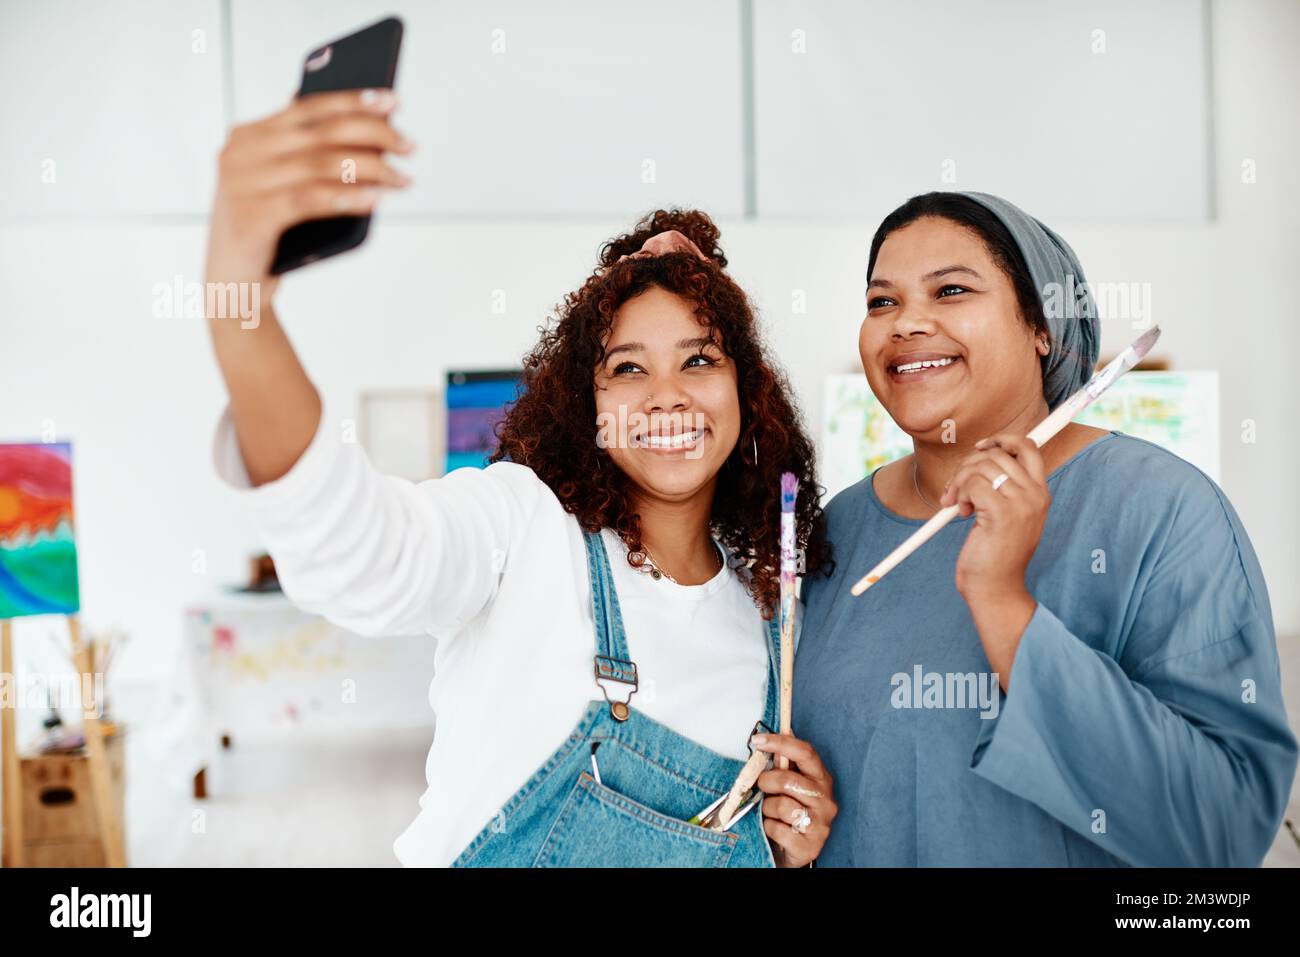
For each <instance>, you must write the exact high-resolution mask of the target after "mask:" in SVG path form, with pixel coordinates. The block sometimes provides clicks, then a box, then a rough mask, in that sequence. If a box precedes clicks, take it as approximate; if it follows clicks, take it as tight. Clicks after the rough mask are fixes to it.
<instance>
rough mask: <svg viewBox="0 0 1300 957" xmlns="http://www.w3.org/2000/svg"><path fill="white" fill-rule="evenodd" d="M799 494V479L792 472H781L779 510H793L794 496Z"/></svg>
mask: <svg viewBox="0 0 1300 957" xmlns="http://www.w3.org/2000/svg"><path fill="white" fill-rule="evenodd" d="M798 494H799V479H798V478H797V477H796V476H795V474H794V473H793V472H782V473H781V511H783V512H793V511H794V500H795V496H796V495H798Z"/></svg>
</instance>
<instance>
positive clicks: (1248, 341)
mask: <svg viewBox="0 0 1300 957" xmlns="http://www.w3.org/2000/svg"><path fill="white" fill-rule="evenodd" d="M1213 39H1214V57H1213V59H1214V63H1213V66H1214V84H1213V85H1214V99H1215V131H1214V132H1215V142H1216V157H1215V162H1216V169H1217V211H1218V215H1217V219H1216V220H1215V221H1214V222H1212V223H1207V224H1202V225H1185V224H1184V225H1164V226H1154V225H1153V226H1135V225H1125V226H1123V227H1119V226H1105V225H1098V224H1097V223H1095V222H1091V223H1087V224H1083V223H1073V224H1072V223H1070V222H1060V221H1054V222H1053V223H1052V225H1053V226H1056V227H1057V228H1059V230H1060V231H1061V232H1063V233H1064V234H1065V235H1066V236H1067V238H1068V239H1069V240H1070V241H1071V243H1072V244H1073V245H1074V246H1075V248H1076V249H1077V250H1078V252H1079V253H1080V255H1081V257H1082V258H1083V260H1084V262H1085V264H1086V265H1087V268H1088V274H1089V278H1090V279H1092V280H1093V281H1136V282H1144V283H1150V284H1151V287H1152V291H1153V307H1154V318H1155V319H1156V321H1158V322H1160V323H1161V325H1162V326H1163V327H1164V329H1165V336H1164V339H1163V340H1162V345H1161V350H1162V351H1163V352H1164V353H1165V354H1167V355H1168V356H1169V357H1170V358H1171V359H1172V360H1173V361H1174V363H1175V364H1176V365H1177V366H1178V367H1181V368H1187V369H1193V368H1198V369H1199V368H1205V369H1218V370H1219V371H1220V372H1221V375H1222V401H1223V421H1222V427H1223V435H1224V450H1223V451H1224V454H1223V485H1224V487H1225V489H1226V490H1227V492H1228V494H1229V496H1230V497H1231V498H1232V500H1233V502H1234V503H1235V504H1236V506H1237V508H1238V510H1239V512H1240V513H1241V515H1242V518H1243V520H1244V522H1245V524H1246V527H1247V529H1248V530H1249V531H1250V534H1251V536H1252V538H1253V540H1254V543H1255V546H1256V549H1257V551H1258V552H1259V555H1260V558H1261V561H1262V563H1263V566H1264V569H1265V574H1266V576H1267V578H1268V581H1269V585H1270V589H1271V592H1272V597H1273V605H1274V612H1275V615H1276V618H1277V622H1278V626H1279V629H1280V630H1282V631H1283V632H1287V633H1293V634H1294V633H1297V632H1300V592H1298V590H1297V589H1296V588H1295V585H1296V583H1297V581H1300V553H1298V552H1297V549H1296V547H1295V541H1296V535H1297V531H1300V515H1298V514H1297V512H1298V506H1297V503H1296V498H1295V491H1294V490H1295V485H1296V482H1295V476H1296V475H1297V474H1300V451H1298V450H1297V447H1296V441H1295V439H1296V425H1295V419H1294V416H1295V413H1296V411H1297V409H1298V408H1300V401H1298V400H1300V386H1297V384H1296V381H1295V377H1294V375H1293V373H1292V370H1291V365H1292V363H1293V361H1294V360H1293V358H1292V357H1293V356H1294V355H1295V354H1296V352H1297V346H1300V342H1297V338H1300V336H1298V335H1297V332H1296V318H1297V317H1296V315H1295V312H1296V306H1295V302H1296V299H1295V296H1294V293H1293V289H1294V283H1293V280H1292V276H1293V275H1294V273H1295V264H1296V263H1297V262H1300V208H1298V200H1297V197H1300V168H1298V167H1297V164H1296V163H1295V160H1294V158H1295V156H1297V155H1300V126H1298V125H1297V119H1296V110H1295V103H1294V97H1295V91H1296V90H1297V89H1300V64H1298V63H1297V61H1296V59H1295V58H1294V55H1293V51H1294V50H1296V49H1300V5H1296V4H1294V3H1292V2H1289V0H1232V2H1218V3H1216V4H1215V5H1214V17H1213ZM10 95H12V94H10ZM1152 122H1159V117H1152ZM1094 146H1095V148H1097V149H1101V150H1118V149H1123V148H1124V146H1123V144H1122V143H1109V142H1107V141H1106V139H1105V137H1104V135H1101V136H1100V137H1099V138H1098V139H1097V141H1096V143H1095V144H1094ZM1244 159H1253V160H1254V161H1255V162H1256V164H1257V169H1258V182H1256V183H1253V184H1245V183H1242V182H1241V175H1240V169H1241V163H1242V161H1243V160H1244ZM863 162H864V163H866V162H869V159H868V158H866V157H864V159H863ZM936 175H937V171H936ZM957 185H958V187H962V188H964V187H970V188H978V186H979V184H977V183H965V182H959V183H958V184H957ZM934 187H935V188H941V184H940V183H938V182H936V183H935V184H934ZM903 198H905V197H904V196H903V195H901V194H900V195H899V196H898V199H899V200H900V201H901V200H902V199H903ZM0 212H3V211H0ZM886 212H888V209H886V208H883V207H882V208H880V209H877V210H873V211H872V213H871V214H870V215H869V216H867V217H865V218H864V219H863V221H862V222H857V223H845V222H841V223H838V224H834V225H828V224H825V223H796V222H786V221H783V222H781V223H779V224H774V223H765V222H763V221H757V222H755V221H742V220H735V219H732V220H724V222H723V240H724V242H723V245H724V247H725V248H726V249H727V251H728V253H729V255H730V256H731V257H732V261H733V267H732V268H733V271H734V273H735V275H736V276H737V278H738V279H739V281H740V282H741V283H742V284H743V285H744V286H745V287H746V288H747V289H749V290H750V291H751V292H752V294H753V295H754V297H755V299H756V300H757V302H758V304H759V306H760V308H761V311H762V313H763V316H764V319H765V322H766V325H767V328H768V331H769V335H770V341H771V343H772V345H773V346H774V348H775V351H776V352H777V353H778V354H779V355H780V356H781V358H782V361H783V362H784V363H785V365H786V367H787V369H788V370H789V372H790V374H791V377H792V380H793V382H794V385H795V387H796V389H797V391H798V393H799V396H800V399H801V401H802V404H803V407H804V408H805V410H806V411H807V417H808V420H809V424H810V426H811V427H812V428H813V429H814V430H816V429H817V428H818V427H819V425H820V421H819V420H820V399H821V393H820V382H821V377H822V376H823V375H825V374H826V373H828V372H841V371H852V370H854V369H856V368H857V367H858V366H857V355H856V330H857V326H858V323H859V321H860V316H861V312H862V285H863V271H864V269H865V264H866V254H867V247H868V244H869V241H870V235H871V230H872V228H873V227H874V225H875V223H876V222H877V221H878V220H879V218H880V217H881V216H883V215H884V214H885V213H886ZM628 224H629V221H626V220H622V219H619V220H614V219H607V220H599V221H596V220H591V221H582V222H567V223H562V224H546V223H538V222H536V221H533V222H491V223H487V222H485V223H478V224H466V223H450V222H444V223H441V224H439V223H435V222H426V223H421V222H414V221H411V220H408V219H403V220H402V221H400V222H398V221H392V220H390V221H388V222H385V221H384V220H383V219H382V216H381V218H380V221H379V222H378V224H377V227H376V229H375V231H374V232H373V234H372V240H371V242H370V243H369V244H368V245H367V246H366V247H364V248H363V249H362V250H360V251H359V252H357V253H356V254H353V255H350V256H348V257H346V258H342V259H339V260H336V261H333V262H330V263H325V264H321V265H320V266H317V267H313V268H311V269H309V270H306V271H304V272H302V273H300V274H295V275H293V276H290V277H289V278H288V279H287V281H286V283H285V286H284V289H283V291H282V296H281V301H280V303H279V308H280V311H281V314H282V316H283V317H284V321H285V323H286V325H287V326H288V328H289V330H290V333H291V335H292V336H293V338H294V340H295V342H296V343H297V345H298V346H299V348H300V350H301V352H302V355H303V357H304V360H305V362H306V364H307V365H308V367H309V369H310V370H311V371H312V373H313V375H314V376H315V378H316V380H317V382H318V384H319V385H320V386H321V388H322V391H323V393H324V395H325V397H326V400H327V402H328V403H329V404H330V412H331V414H332V415H337V416H338V417H347V416H351V415H352V414H353V412H354V403H355V400H356V396H357V392H358V390H359V389H361V388H363V387H376V386H386V387H400V386H415V385H423V386H429V385H434V386H436V385H438V384H439V383H440V382H441V379H442V375H443V372H444V370H445V369H446V368H447V367H449V366H464V365H475V364H491V365H496V364H500V363H503V362H505V363H509V362H512V361H514V360H516V359H517V358H518V357H519V355H520V354H521V353H522V352H523V351H524V350H525V349H526V348H527V347H528V345H529V344H530V343H531V341H532V339H533V336H534V329H535V327H536V326H537V324H538V323H539V322H541V321H542V320H543V318H544V317H545V315H546V313H547V311H548V309H549V307H550V306H551V305H552V304H553V303H555V302H556V301H557V300H559V299H560V298H561V296H562V295H563V294H564V293H565V292H566V291H567V290H568V289H569V288H571V287H572V286H573V285H574V284H575V283H577V282H579V281H580V280H581V279H582V278H583V277H584V276H585V275H586V274H587V271H588V270H589V268H590V266H591V264H592V262H593V261H594V257H595V253H596V250H597V247H598V246H599V244H600V242H601V241H602V240H604V239H605V238H607V237H608V236H609V235H611V234H613V233H614V232H617V231H620V230H622V229H624V228H626V226H627V225H628ZM203 242H204V227H203V224H202V222H200V221H193V222H185V221H183V222H180V223H166V222H164V221H161V220H159V221H152V222H134V223H129V224H124V223H122V222H112V221H110V222H104V223H100V224H98V225H74V224H69V223H66V222H52V223H44V224H42V223H38V222H15V221H9V222H6V223H4V224H3V225H0V290H3V293H4V318H3V320H0V323H2V326H0V330H2V331H0V436H4V437H5V438H19V437H31V436H36V435H38V434H39V433H40V431H41V429H42V425H43V423H44V422H45V420H52V421H53V422H54V423H55V425H56V427H57V430H58V433H59V435H60V437H70V438H71V439H72V440H73V441H74V443H75V456H76V496H77V508H78V539H79V548H80V552H81V574H82V582H83V587H82V597H83V606H84V612H83V618H84V620H85V621H86V622H87V624H88V625H89V626H91V627H96V626H107V625H110V624H114V623H117V624H120V625H121V626H123V627H124V628H126V629H127V630H128V631H129V632H131V633H132V635H133V644H132V645H131V646H130V648H129V650H128V652H127V654H126V656H125V658H124V659H123V661H122V664H121V668H122V674H123V676H124V677H126V676H129V675H135V676H146V675H153V674H156V673H157V672H158V671H159V670H160V669H161V668H162V667H163V665H164V664H165V663H166V659H167V656H168V654H169V653H170V650H171V648H172V647H174V642H175V641H176V638H177V636H178V634H179V629H180V621H181V608H182V606H183V604H184V602H185V601H186V600H187V599H188V598H190V597H196V596H202V595H203V594H205V593H207V592H209V591H210V590H211V589H213V588H215V587H216V586H217V585H218V584H219V583H225V582H230V581H237V580H239V579H241V578H242V577H243V575H244V573H245V569H244V560H245V557H246V555H247V554H249V553H250V552H252V551H253V550H255V549H256V547H257V545H256V542H255V540H254V538H253V536H252V534H251V530H250V527H249V524H248V522H247V521H246V519H245V518H244V516H243V515H242V514H241V513H240V512H239V510H238V509H237V508H236V507H235V505H234V504H233V503H232V502H231V501H230V499H229V498H228V497H227V496H225V495H223V493H222V490H221V489H220V488H219V487H218V485H217V483H216V480H215V478H214V477H213V475H212V472H211V469H210V467H209V443H210V437H211V427H212V424H213V422H214V421H215V418H216V416H217V414H218V412H219V410H220V408H221V405H222V393H221V389H220V385H219V380H218V378H217V374H216V370H215V368H214V366H213V363H212V361H211V358H210V355H209V352H208V345H207V342H206V340H205V338H204V335H205V330H204V328H203V326H202V324H201V322H198V321H191V320H184V319H156V318H153V316H152V315H151V304H152V299H153V286H154V284H155V283H159V282H169V281H171V279H172V277H173V276H174V275H176V274H180V275H182V276H183V277H184V278H185V279H186V280H193V279H198V278H200V277H199V269H200V265H201V262H202V248H203ZM494 289H503V290H505V292H506V296H507V312H506V314H505V315H496V314H494V313H493V312H492V311H491V304H492V298H491V297H492V291H493V290H494ZM794 289H802V290H805V291H806V295H807V302H808V312H807V314H804V315H794V314H792V313H791V309H790V303H791V292H792V290H794ZM1131 337H1132V331H1131V329H1129V328H1128V326H1127V324H1126V323H1122V322H1121V323H1119V324H1118V325H1116V326H1113V327H1107V328H1106V329H1105V330H1104V339H1105V341H1104V348H1105V349H1106V350H1107V351H1113V350H1114V349H1116V348H1118V347H1120V346H1121V345H1123V344H1124V343H1125V342H1126V341H1127V340H1128V339H1130V338H1131ZM1246 418H1251V419H1254V420H1255V422H1256V423H1257V431H1258V441H1257V442H1256V443H1254V444H1250V445H1248V444H1242V443H1241V442H1240V441H1239V439H1238V437H1239V435H1240V431H1241V429H1240V423H1241V421H1242V420H1243V419H1246ZM195 549H202V550H203V551H204V553H205V554H206V557H207V572H206V574H205V575H196V574H195V573H194V572H193V571H192V561H193V553H194V550H195ZM48 627H49V626H48V624H47V623H46V622H43V621H41V620H33V621H31V622H26V623H23V627H21V628H20V629H19V632H18V633H19V639H20V643H21V644H20V647H23V646H27V645H33V644H35V643H36V642H38V641H43V639H41V638H40V636H39V634H36V633H38V632H39V631H40V630H42V629H43V628H48ZM28 634H35V635H36V637H35V638H33V639H31V640H30V641H28V640H27V639H26V637H25V636H26V635H28Z"/></svg>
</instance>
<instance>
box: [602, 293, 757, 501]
mask: <svg viewBox="0 0 1300 957" xmlns="http://www.w3.org/2000/svg"><path fill="white" fill-rule="evenodd" d="M605 353H606V354H605V360H604V363H603V364H602V365H601V366H600V367H599V368H598V369H597V370H596V374H595V397H596V416H597V427H598V436H597V440H598V441H601V442H602V443H603V444H604V445H605V447H606V448H608V451H609V455H610V458H612V459H613V460H614V462H615V464H616V465H618V467H619V468H620V469H622V470H623V472H624V473H626V474H627V476H628V477H629V478H631V479H632V481H633V482H634V483H635V484H636V486H637V487H638V490H639V492H640V494H642V495H644V496H648V497H652V498H658V499H661V500H665V501H683V500H685V499H689V498H691V497H692V496H694V495H699V494H710V495H711V494H712V491H713V487H714V485H715V483H716V481H717V474H718V471H719V469H721V468H722V465H723V463H724V462H725V461H726V460H727V456H728V455H730V454H731V451H732V449H733V448H735V445H736V439H737V437H738V436H739V435H740V399H739V394H738V390H737V379H736V366H735V363H733V362H732V361H731V359H729V358H728V357H727V355H726V354H725V353H724V352H723V351H722V349H721V347H720V346H719V345H718V344H717V343H716V342H715V341H712V340H710V339H709V330H708V328H707V327H706V326H704V325H702V324H701V323H700V322H699V320H698V319H697V318H696V316H695V309H694V306H693V305H692V304H691V303H690V302H688V301H687V300H686V299H683V298H682V297H681V296H678V295H676V294H674V293H671V292H667V291H665V290H663V289H660V288H659V287H652V288H650V289H649V290H647V291H646V292H643V293H641V294H640V295H639V296H636V297H635V298H632V299H629V300H628V301H627V302H625V303H624V304H623V305H622V307H621V308H620V309H619V310H618V312H617V313H616V314H615V316H614V321H613V324H612V326H611V328H610V334H609V338H608V340H607V341H606V343H605Z"/></svg>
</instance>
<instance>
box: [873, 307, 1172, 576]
mask: <svg viewBox="0 0 1300 957" xmlns="http://www.w3.org/2000/svg"><path fill="white" fill-rule="evenodd" d="M1159 338H1160V327H1159V326H1155V327H1153V328H1152V329H1151V330H1150V331H1149V332H1146V333H1144V334H1143V335H1142V336H1141V337H1140V338H1138V340H1137V341H1136V342H1134V343H1133V344H1132V345H1131V346H1129V347H1128V348H1127V349H1125V350H1124V351H1123V352H1121V353H1120V354H1119V355H1118V356H1116V357H1115V358H1114V359H1112V360H1111V361H1110V362H1109V363H1107V365H1106V368H1104V369H1102V370H1101V371H1100V372H1098V373H1097V374H1096V375H1094V376H1093V377H1092V378H1091V379H1089V380H1088V384H1087V385H1085V386H1084V387H1083V388H1082V389H1080V390H1079V391H1078V392H1076V393H1074V395H1072V396H1070V397H1069V398H1068V399H1066V400H1065V401H1064V402H1062V403H1061V404H1060V405H1058V406H1057V407H1056V408H1055V409H1053V410H1052V412H1051V414H1050V415H1048V417H1047V418H1045V419H1043V421H1042V422H1040V423H1038V425H1036V426H1035V427H1034V430H1033V431H1032V432H1030V433H1029V439H1030V441H1032V442H1033V443H1034V444H1035V445H1036V446H1038V447H1039V448H1042V447H1043V446H1044V445H1046V444H1047V442H1048V440H1049V439H1051V438H1052V436H1054V435H1056V433H1058V432H1060V431H1061V429H1063V428H1065V427H1066V426H1067V425H1068V424H1069V422H1070V420H1071V419H1073V418H1074V417H1075V416H1076V415H1078V414H1079V413H1080V412H1082V411H1083V410H1084V409H1086V408H1087V407H1088V406H1090V405H1091V404H1092V403H1093V402H1094V401H1096V400H1097V398H1098V397H1099V396H1101V394H1102V393H1103V392H1105V391H1106V390H1107V389H1109V388H1110V387H1111V386H1112V385H1114V384H1115V380H1117V379H1118V378H1119V377H1120V376H1122V375H1123V374H1124V373H1125V372H1128V371H1129V370H1130V369H1132V368H1133V367H1134V366H1135V365H1137V364H1138V363H1139V362H1140V361H1141V360H1142V357H1143V356H1145V355H1146V354H1147V353H1148V352H1150V351H1151V347H1152V346H1153V345H1155V341H1156V340H1157V339H1159ZM999 478H1000V479H1002V480H1003V481H1005V480H1006V476H1005V475H1002V476H999ZM999 484H1001V483H1000V482H995V484H994V488H996V487H997V486H998V485H999ZM960 512H961V506H959V505H949V506H948V507H947V508H942V509H940V510H939V511H937V512H935V513H934V516H933V517H932V518H931V519H930V520H929V521H928V522H926V523H925V524H924V525H922V526H921V527H920V528H918V529H917V530H916V531H915V532H913V533H912V535H911V536H910V537H909V538H908V539H907V541H905V542H903V544H901V545H899V546H898V547H897V548H895V549H894V550H893V551H892V552H890V553H889V554H888V555H886V556H885V559H884V561H882V562H881V563H880V564H879V565H877V566H876V567H875V568H873V569H871V571H869V572H867V573H866V574H865V575H863V576H862V578H861V579H860V580H859V581H858V583H857V584H856V585H854V586H853V588H852V589H851V591H852V594H854V595H861V594H862V593H863V592H864V591H866V590H867V589H868V588H870V587H871V586H872V585H874V584H875V583H876V582H878V581H880V579H882V578H884V577H885V575H887V574H888V573H889V572H890V571H892V570H893V569H894V568H896V567H897V566H898V565H899V563H900V562H902V561H903V559H905V558H907V556H908V555H910V554H912V552H914V551H916V550H917V549H918V548H920V547H921V546H922V545H924V544H925V543H926V542H928V541H929V540H930V539H931V538H933V537H934V536H935V534H936V533H937V532H938V531H939V529H941V528H943V527H944V526H945V525H947V524H948V523H949V522H951V521H952V520H953V519H954V518H956V517H957V516H958V514H959V513H960Z"/></svg>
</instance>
